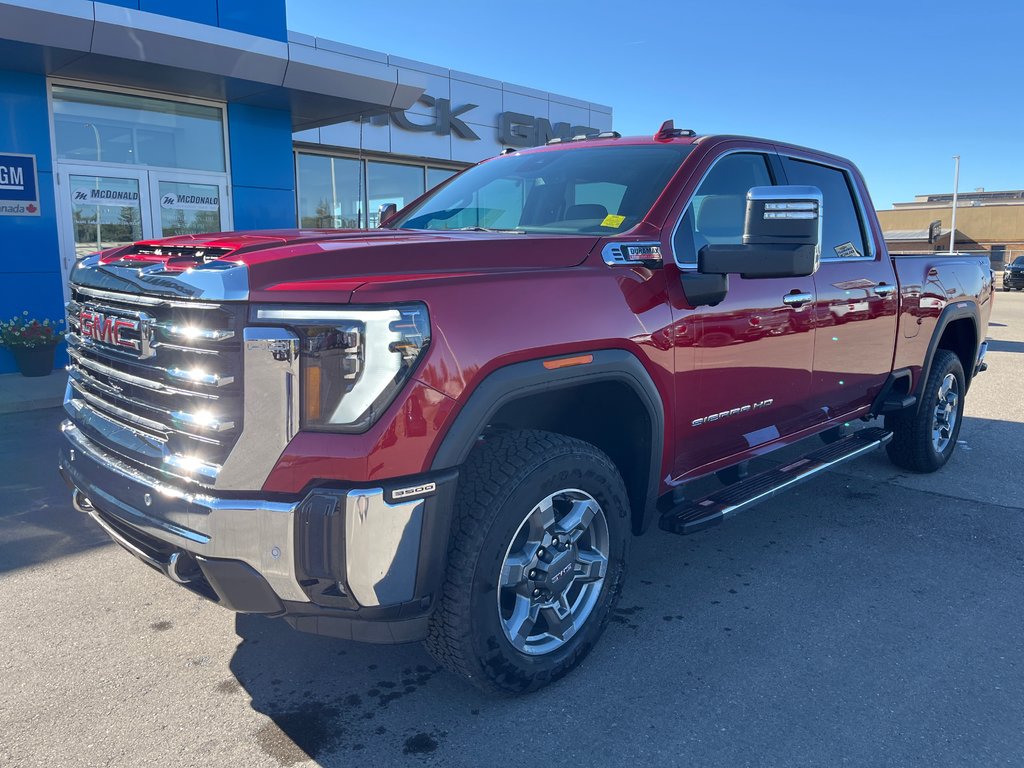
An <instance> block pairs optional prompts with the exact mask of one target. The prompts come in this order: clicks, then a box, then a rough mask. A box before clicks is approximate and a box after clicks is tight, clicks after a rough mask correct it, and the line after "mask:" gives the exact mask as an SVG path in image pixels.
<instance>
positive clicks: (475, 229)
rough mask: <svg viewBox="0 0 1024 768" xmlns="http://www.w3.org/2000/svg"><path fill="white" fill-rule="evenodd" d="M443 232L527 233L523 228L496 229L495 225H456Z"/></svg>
mask: <svg viewBox="0 0 1024 768" xmlns="http://www.w3.org/2000/svg"><path fill="white" fill-rule="evenodd" d="M440 231H442V232H509V233H514V234H517V235H525V234H526V232H525V231H523V230H522V229H494V228H493V227H455V228H453V229H445V230H440Z"/></svg>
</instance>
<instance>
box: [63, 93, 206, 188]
mask: <svg viewBox="0 0 1024 768" xmlns="http://www.w3.org/2000/svg"><path fill="white" fill-rule="evenodd" d="M53 122H54V133H55V136H56V145H57V159H59V160H63V161H66V162H75V163H81V162H92V163H103V164H105V165H106V164H118V165H146V166H151V167H159V168H176V169H181V170H191V171H214V172H218V173H223V172H224V171H225V170H226V168H225V160H224V124H223V111H222V110H221V109H220V108H219V107H210V106H204V105H201V104H188V103H183V102H178V101H167V100H165V99H155V98H152V97H149V96H135V95H132V94H127V93H115V92H111V91H97V90H91V89H88V88H75V87H71V86H66V85H54V86H53Z"/></svg>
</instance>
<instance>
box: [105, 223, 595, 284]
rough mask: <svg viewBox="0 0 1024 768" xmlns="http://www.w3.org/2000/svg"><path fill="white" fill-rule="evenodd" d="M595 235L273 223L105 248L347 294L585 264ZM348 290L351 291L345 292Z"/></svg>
mask: <svg viewBox="0 0 1024 768" xmlns="http://www.w3.org/2000/svg"><path fill="white" fill-rule="evenodd" d="M597 241H598V238H597V237H594V236H593V235H584V236H576V235H526V234H510V233H492V232H428V231H422V230H419V231H417V230H387V229H378V230H270V231H258V232H221V233H217V234H209V235H184V236H180V237H173V238H167V239H163V240H147V241H143V242H139V243H135V244H134V245H131V246H127V247H124V248H119V249H117V250H114V251H108V252H107V253H105V254H103V256H102V258H101V262H102V263H117V262H122V263H123V262H126V261H129V262H132V263H137V262H144V263H163V264H164V265H165V267H166V268H167V269H169V270H177V269H181V270H185V269H189V268H191V267H194V266H196V265H197V264H201V263H203V262H205V261H210V260H213V259H216V260H220V261H231V262H236V263H243V264H245V265H246V266H247V267H248V269H249V290H250V294H251V295H252V297H253V298H254V299H256V300H277V301H290V300H295V299H296V294H303V296H302V299H303V300H305V301H318V300H322V301H332V302H337V301H348V300H349V299H350V298H351V294H352V292H353V291H355V290H356V289H357V288H359V287H360V286H362V285H365V284H366V283H372V282H396V281H405V280H424V279H437V278H445V277H453V276H463V275H475V274H483V273H488V272H508V271H523V270H536V269H557V268H565V267H572V266H575V265H577V264H580V263H581V262H582V261H583V260H584V259H586V257H587V255H588V254H589V253H590V251H591V250H592V249H593V247H594V245H595V244H596V243H597ZM344 294H348V295H347V296H345V295H344Z"/></svg>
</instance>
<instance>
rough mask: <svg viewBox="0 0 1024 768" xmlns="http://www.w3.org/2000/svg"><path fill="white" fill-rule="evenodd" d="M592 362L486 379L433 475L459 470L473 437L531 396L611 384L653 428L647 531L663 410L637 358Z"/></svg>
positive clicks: (597, 356) (609, 353)
mask: <svg viewBox="0 0 1024 768" xmlns="http://www.w3.org/2000/svg"><path fill="white" fill-rule="evenodd" d="M586 354H588V355H593V361H592V362H590V363H587V364H585V365H580V366H571V367H566V368H556V369H553V370H549V369H547V368H545V367H544V366H543V362H544V360H550V359H553V358H558V357H565V355H552V356H547V357H544V358H537V359H534V360H527V361H525V362H521V363H512V364H511V365H506V366H503V367H501V368H498V369H496V370H494V371H492V372H491V373H489V374H488V375H487V376H486V377H485V378H484V379H483V381H481V382H480V383H479V384H478V385H477V386H476V388H475V389H474V390H473V391H472V392H471V393H470V395H469V398H468V399H467V400H466V402H465V405H463V406H462V408H461V409H460V410H459V412H458V414H457V415H456V417H455V420H454V421H453V422H452V424H451V426H450V427H449V428H448V430H447V432H446V434H445V436H444V438H443V439H442V441H441V445H440V446H439V447H438V449H437V452H436V453H435V454H434V459H433V462H432V463H431V470H440V469H451V468H453V467H458V466H459V465H461V464H463V463H464V462H465V461H466V459H467V458H468V456H469V453H470V451H471V450H472V449H473V446H474V445H475V444H476V440H477V437H479V435H480V434H481V433H482V432H483V430H484V428H485V427H486V426H487V424H488V423H490V420H491V419H492V418H493V417H494V415H495V414H496V413H497V412H498V411H499V410H500V409H501V408H502V407H503V406H505V405H507V404H508V403H511V402H513V401H515V400H520V399H522V398H525V397H530V396H531V395H535V394H539V393H542V392H548V391H551V390H557V389H568V388H571V387H575V386H580V385H584V384H590V383H594V382H601V381H614V382H619V383H621V384H624V385H625V386H627V387H629V388H630V389H631V390H632V391H633V393H634V394H636V395H637V397H638V399H639V400H640V403H641V404H642V405H643V407H644V409H645V410H646V411H647V416H648V418H649V420H650V424H651V441H650V442H651V445H650V452H651V455H650V466H649V469H648V477H647V484H646V498H645V499H644V504H643V508H642V509H639V510H634V512H639V513H640V515H641V520H642V523H641V526H642V528H646V527H647V524H648V523H649V522H650V519H651V515H652V514H653V511H654V502H655V501H656V499H657V497H658V490H659V488H660V487H661V477H660V475H661V460H662V456H663V453H664V447H665V406H664V403H663V402H662V397H661V394H660V392H659V391H658V388H657V386H655V384H654V381H653V380H652V379H651V376H650V374H649V373H648V372H647V369H645V368H644V366H643V364H642V363H641V362H640V360H639V359H637V357H636V356H635V355H633V354H632V353H630V352H627V351H625V350H622V349H603V350H594V351H591V350H587V351H586Z"/></svg>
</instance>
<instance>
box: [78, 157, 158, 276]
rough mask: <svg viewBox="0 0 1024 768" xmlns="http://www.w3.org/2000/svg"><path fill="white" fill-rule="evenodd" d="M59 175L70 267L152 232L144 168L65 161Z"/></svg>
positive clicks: (147, 181)
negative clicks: (83, 164)
mask: <svg viewBox="0 0 1024 768" xmlns="http://www.w3.org/2000/svg"><path fill="white" fill-rule="evenodd" d="M58 176H59V178H58V184H59V187H60V198H61V214H62V216H61V218H62V219H63V224H64V226H63V227H62V233H61V234H62V239H63V241H64V248H62V253H63V257H64V268H65V271H67V270H70V269H71V267H72V266H74V262H75V261H77V260H78V259H80V258H82V257H83V256H87V255H89V254H90V253H95V252H96V251H99V250H103V249H104V248H115V247H117V246H119V245H127V244H129V243H133V242H135V241H136V240H142V239H144V238H146V237H149V236H150V233H151V232H152V230H153V228H152V223H151V220H152V214H151V210H150V204H149V189H148V183H149V178H148V174H147V173H146V172H145V171H135V170H122V169H116V170H115V169H105V168H97V167H95V166H70V165H62V166H61V168H60V171H59V173H58Z"/></svg>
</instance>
